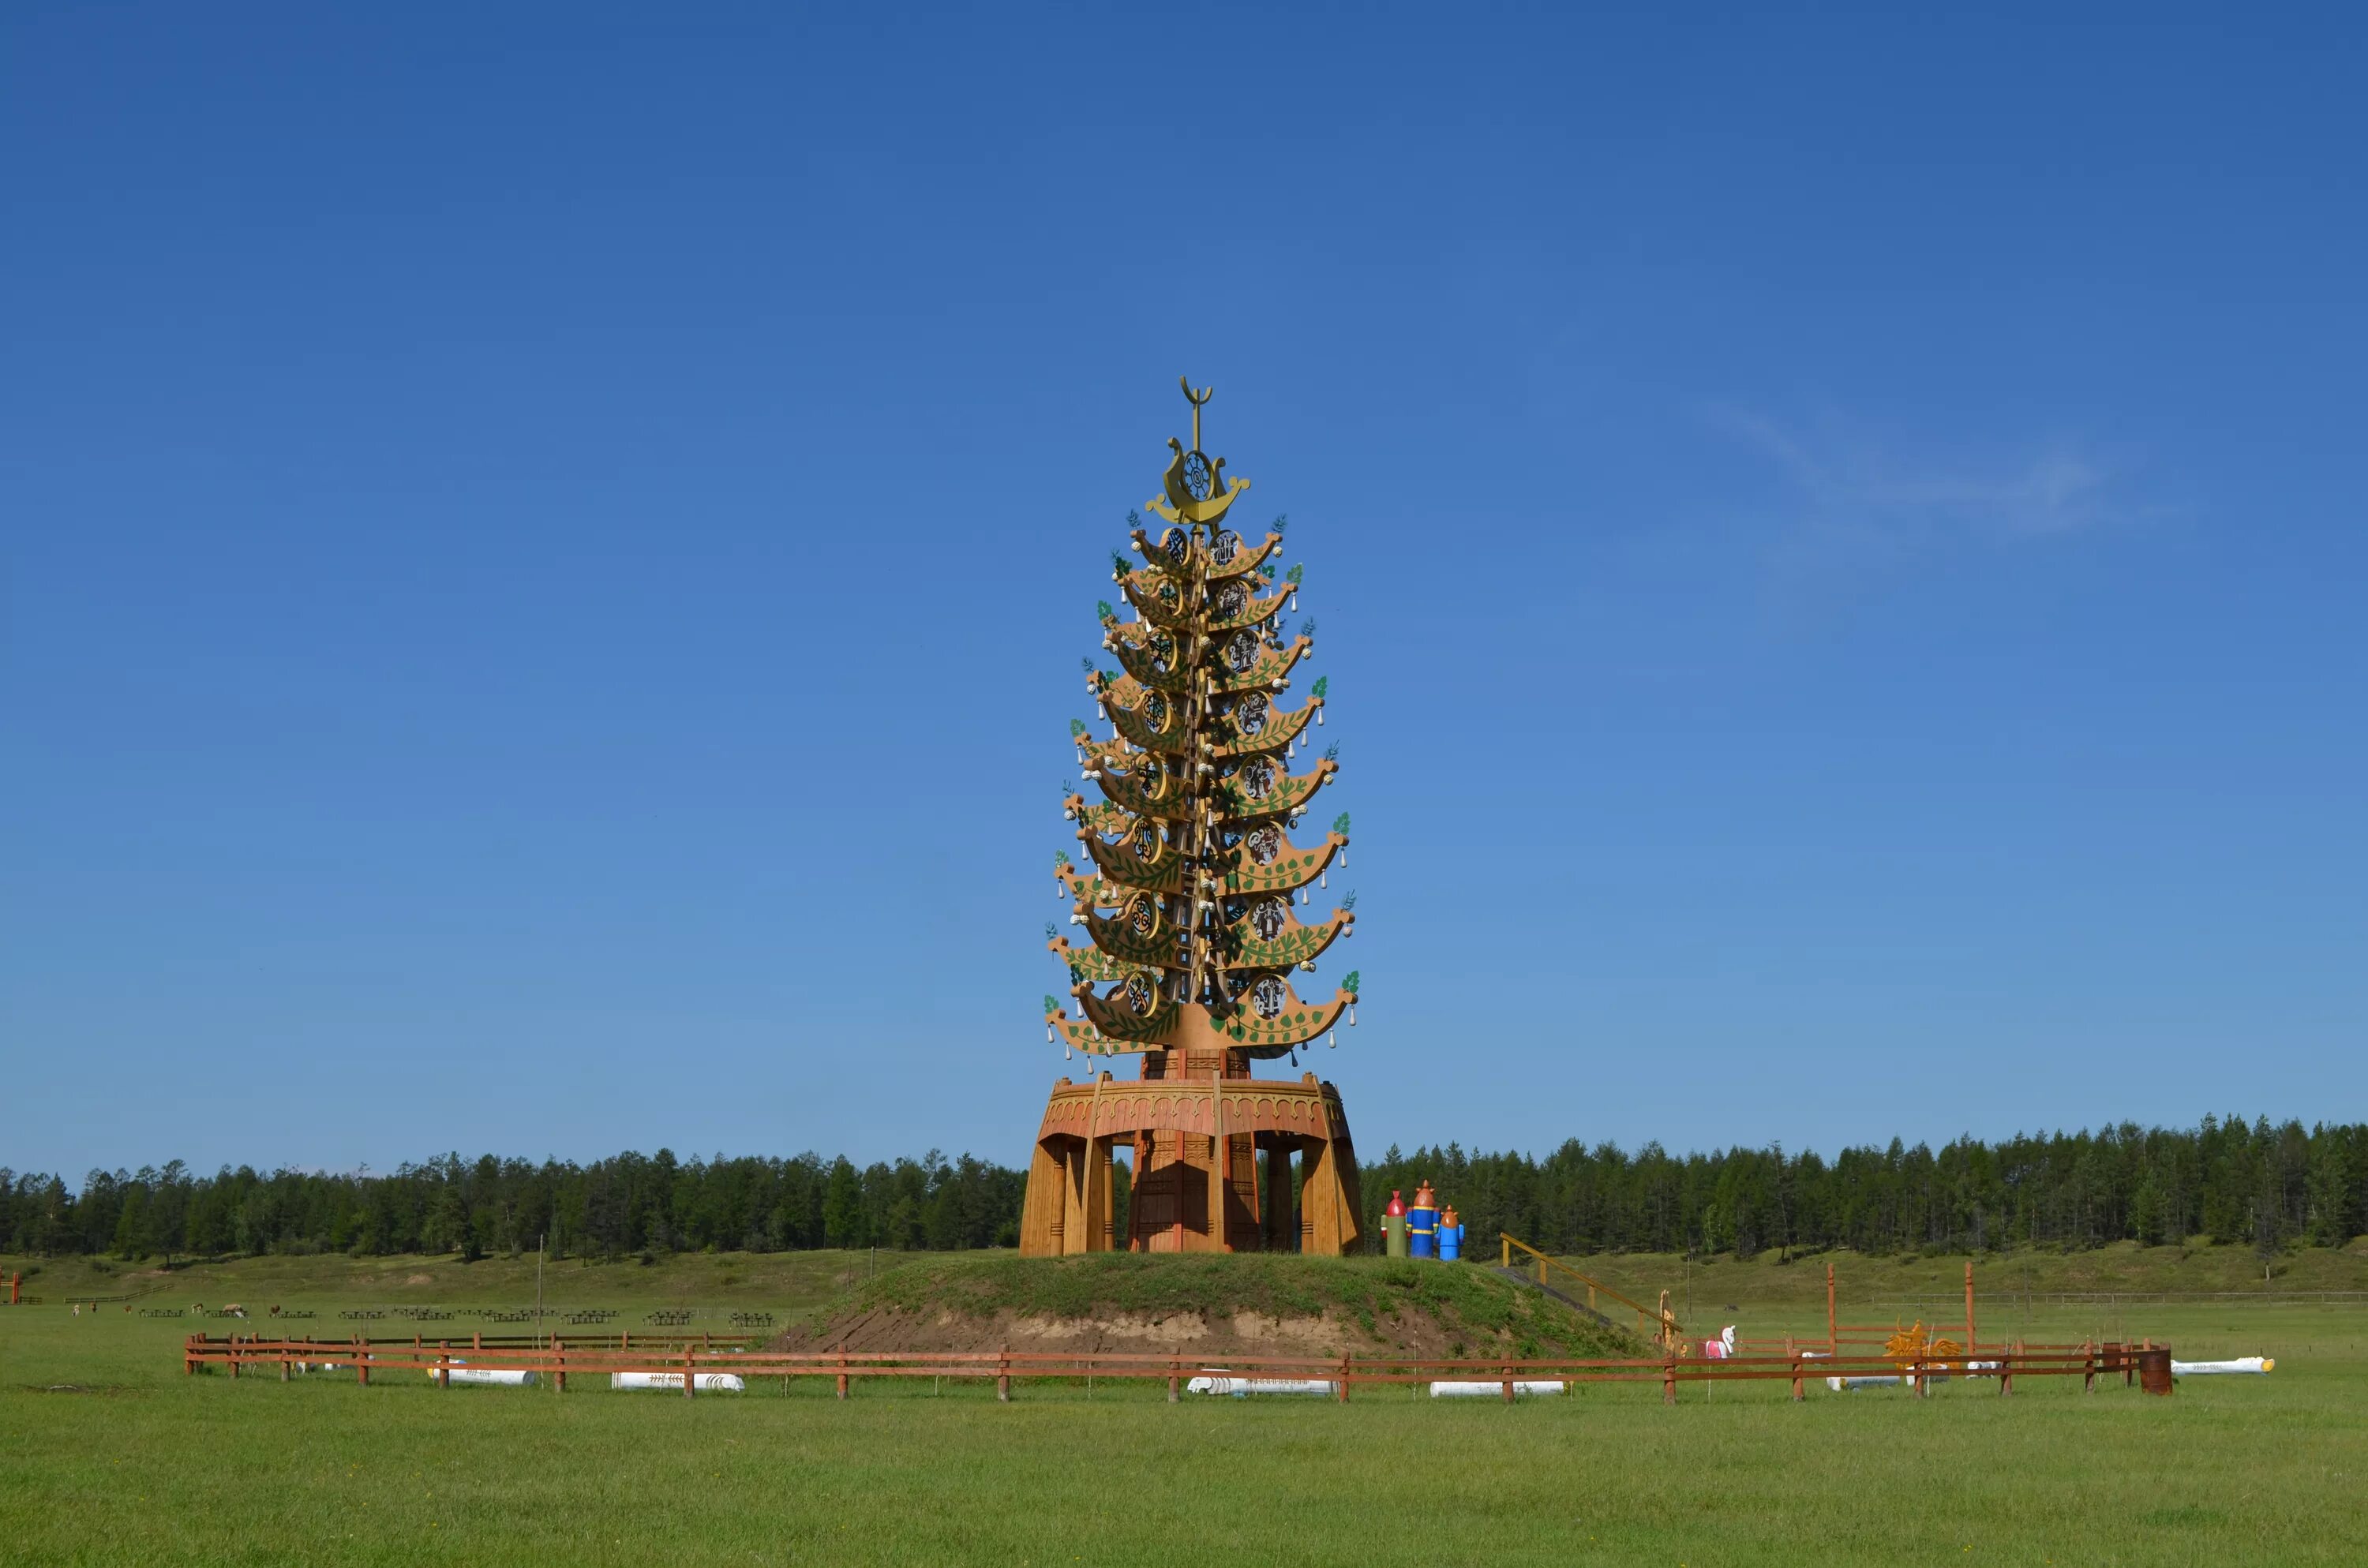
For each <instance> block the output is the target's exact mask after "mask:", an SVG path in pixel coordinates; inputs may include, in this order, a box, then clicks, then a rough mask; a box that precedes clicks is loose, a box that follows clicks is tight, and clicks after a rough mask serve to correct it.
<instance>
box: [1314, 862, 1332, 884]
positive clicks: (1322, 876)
mask: <svg viewBox="0 0 2368 1568" xmlns="http://www.w3.org/2000/svg"><path fill="white" fill-rule="evenodd" d="M1331 875H1332V868H1331V867H1329V866H1326V867H1325V868H1324V869H1322V870H1320V871H1318V872H1316V873H1315V885H1316V886H1317V887H1319V888H1328V887H1330V886H1331V885H1332V883H1331V881H1330V880H1329V879H1330V878H1331Z"/></svg>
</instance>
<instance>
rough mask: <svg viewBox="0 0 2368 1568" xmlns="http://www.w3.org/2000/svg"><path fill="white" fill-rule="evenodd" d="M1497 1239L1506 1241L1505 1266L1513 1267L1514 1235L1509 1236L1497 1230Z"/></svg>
mask: <svg viewBox="0 0 2368 1568" xmlns="http://www.w3.org/2000/svg"><path fill="white" fill-rule="evenodd" d="M1497 1240H1498V1241H1500V1242H1502V1243H1504V1244H1505V1267H1508V1268H1510V1267H1513V1238H1512V1237H1510V1236H1508V1235H1507V1234H1506V1233H1504V1232H1502V1231H1499V1232H1497Z"/></svg>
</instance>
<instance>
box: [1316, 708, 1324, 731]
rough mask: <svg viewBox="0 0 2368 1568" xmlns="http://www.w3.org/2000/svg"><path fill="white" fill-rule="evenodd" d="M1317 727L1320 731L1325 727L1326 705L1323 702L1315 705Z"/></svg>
mask: <svg viewBox="0 0 2368 1568" xmlns="http://www.w3.org/2000/svg"><path fill="white" fill-rule="evenodd" d="M1315 727H1316V728H1317V729H1319V730H1320V729H1322V728H1323V727H1324V704H1322V703H1321V702H1319V703H1317V704H1316V705H1315Z"/></svg>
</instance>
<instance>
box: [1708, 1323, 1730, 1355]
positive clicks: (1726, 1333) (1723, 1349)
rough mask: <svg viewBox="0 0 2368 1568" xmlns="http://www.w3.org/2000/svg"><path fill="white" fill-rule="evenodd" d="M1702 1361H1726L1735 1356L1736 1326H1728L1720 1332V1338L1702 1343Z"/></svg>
mask: <svg viewBox="0 0 2368 1568" xmlns="http://www.w3.org/2000/svg"><path fill="white" fill-rule="evenodd" d="M1734 1354H1735V1325H1734V1324H1727V1325H1726V1326H1725V1328H1723V1329H1721V1330H1719V1334H1718V1337H1717V1338H1716V1339H1705V1340H1703V1341H1702V1359H1703V1360H1705V1361H1724V1360H1725V1359H1726V1358H1728V1357H1730V1356H1732V1355H1734Z"/></svg>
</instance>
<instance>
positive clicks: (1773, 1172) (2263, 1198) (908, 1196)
mask: <svg viewBox="0 0 2368 1568" xmlns="http://www.w3.org/2000/svg"><path fill="white" fill-rule="evenodd" d="M1426 1179H1428V1180H1429V1182H1430V1183H1431V1184H1432V1186H1433V1187H1435V1188H1436V1189H1437V1191H1438V1193H1439V1196H1440V1199H1441V1200H1442V1201H1444V1202H1448V1203H1452V1204H1453V1205H1455V1207H1456V1208H1457V1210H1459V1212H1460V1214H1461V1217H1462V1218H1463V1221H1464V1224H1465V1226H1466V1228H1467V1231H1468V1233H1469V1234H1470V1235H1471V1236H1472V1237H1473V1238H1474V1248H1475V1249H1478V1250H1485V1244H1486V1243H1490V1242H1493V1240H1494V1238H1495V1235H1496V1233H1497V1232H1498V1231H1500V1230H1502V1231H1509V1232H1511V1233H1513V1234H1515V1235H1517V1236H1520V1238H1522V1239H1523V1240H1524V1241H1527V1242H1530V1243H1531V1244H1533V1245H1536V1246H1540V1247H1543V1248H1545V1249H1547V1250H1548V1251H1552V1252H1557V1253H1594V1252H1677V1251H1682V1250H1692V1251H1697V1252H1703V1253H1730V1252H1731V1253H1738V1254H1746V1255H1748V1254H1755V1253H1759V1252H1761V1251H1765V1250H1767V1249H1770V1248H1788V1249H1793V1250H1800V1251H1815V1250H1819V1249H1824V1248H1828V1247H1847V1248H1851V1249H1854V1250H1857V1251H1860V1252H1890V1253H1898V1252H1914V1251H1946V1252H1967V1251H1972V1252H1980V1251H1990V1250H1997V1249H2000V1248H2004V1247H2009V1246H2018V1245H2032V1244H2035V1245H2040V1246H2055V1247H2065V1248H2082V1247H2093V1246H2098V1245H2101V1244H2104V1243H2107V1242H2112V1241H2124V1240H2135V1241H2143V1242H2148V1243H2177V1242H2183V1241H2185V1240H2187V1239H2188V1238H2190V1237H2192V1236H2197V1235H2203V1236H2208V1237H2210V1238H2211V1239H2213V1240H2214V1241H2216V1242H2223V1243H2249V1244H2253V1245H2254V1246H2256V1247H2259V1248H2260V1249H2261V1250H2263V1251H2264V1252H2265V1253H2266V1252H2271V1251H2274V1250H2276V1249H2278V1248H2280V1247H2283V1246H2285V1245H2288V1244H2294V1243H2298V1242H2307V1243H2311V1244H2319V1245H2327V1246H2337V1245H2341V1244H2344V1243H2346V1242H2348V1241H2350V1240H2351V1238H2352V1237H2353V1236H2355V1235H2357V1234H2360V1233H2362V1231H2368V1126H2362V1125H2358V1124H2344V1125H2334V1124H2320V1125H2317V1126H2315V1127H2312V1128H2309V1129H2307V1130H2305V1128H2304V1127H2303V1125H2302V1124H2301V1123H2300V1122H2298V1121H2288V1122H2286V1123H2284V1124H2283V1125H2282V1126H2273V1125H2271V1123H2270V1122H2269V1121H2268V1120H2267V1119H2256V1120H2254V1121H2251V1122H2249V1123H2248V1122H2247V1121H2246V1120H2245V1119H2243V1118H2242V1117H2236V1116H2232V1117H2227V1118H2226V1119H2223V1118H2219V1117H2213V1116H2207V1117H2205V1118H2204V1119H2203V1121H2202V1123H2201V1124H2200V1125H2199V1126H2196V1127H2193V1128H2189V1129H2184V1130H2168V1129H2163V1128H2140V1127H2138V1126H2137V1125H2135V1123H2130V1122H2124V1123H2123V1124H2121V1125H2119V1126H2116V1127H2107V1128H2102V1129H2100V1130H2097V1131H2081V1132H2075V1133H2065V1132H2054V1133H2032V1134H2019V1135H2017V1136H2015V1137H2013V1138H2009V1139H2005V1140H2002V1141H2000V1142H1982V1141H1980V1140H1978V1139H1974V1138H1960V1139H1958V1140H1956V1141H1955V1142H1952V1143H1949V1144H1946V1145H1945V1146H1943V1147H1942V1148H1941V1149H1940V1150H1939V1151H1937V1152H1936V1151H1934V1150H1933V1149H1931V1148H1930V1146H1928V1145H1926V1144H1922V1143H1918V1144H1916V1145H1915V1146H1913V1147H1912V1148H1911V1147H1905V1146H1903V1145H1902V1143H1901V1142H1900V1141H1899V1140H1897V1139H1894V1140H1892V1142H1891V1143H1890V1144H1889V1146H1888V1147H1885V1148H1876V1147H1874V1146H1873V1145H1866V1146H1862V1147H1855V1148H1850V1149H1845V1150H1843V1151H1842V1152H1841V1153H1839V1154H1837V1155H1835V1156H1834V1157H1833V1158H1831V1159H1830V1160H1829V1159H1827V1158H1824V1157H1822V1156H1820V1155H1818V1154H1816V1153H1800V1154H1787V1153H1785V1152H1784V1151H1783V1149H1782V1147H1781V1146H1778V1145H1774V1144H1770V1146H1769V1147H1767V1148H1765V1149H1746V1148H1731V1149H1727V1150H1725V1151H1723V1152H1717V1153H1688V1154H1683V1155H1677V1154H1671V1153H1668V1152H1667V1151H1666V1150H1664V1149H1663V1148H1662V1147H1661V1146H1660V1145H1659V1144H1658V1143H1647V1144H1645V1146H1644V1147H1643V1148H1641V1149H1638V1150H1637V1151H1635V1152H1634V1153H1628V1152H1626V1151H1623V1150H1622V1149H1621V1148H1619V1147H1618V1146H1617V1145H1614V1144H1611V1143H1599V1144H1596V1145H1595V1146H1593V1147H1592V1148H1589V1147H1587V1146H1585V1145H1582V1144H1581V1143H1579V1142H1577V1141H1575V1140H1574V1141H1573V1142H1567V1143H1565V1144H1564V1145H1563V1146H1562V1147H1561V1148H1559V1149H1557V1150H1555V1151H1554V1153H1550V1154H1547V1155H1545V1156H1543V1157H1542V1158H1541V1157H1536V1156H1532V1155H1530V1154H1525V1153H1496V1154H1490V1153H1466V1152H1465V1151H1464V1150H1463V1149H1462V1148H1461V1147H1459V1146H1458V1145H1456V1144H1453V1143H1450V1144H1448V1145H1446V1146H1445V1147H1444V1148H1438V1147H1431V1148H1423V1149H1418V1150H1416V1151H1415V1152H1413V1153H1406V1152H1404V1151H1402V1150H1400V1149H1398V1148H1396V1147H1395V1146H1393V1147H1392V1148H1391V1149H1390V1150H1389V1151H1388V1152H1387V1153H1385V1154H1383V1156H1382V1158H1381V1159H1380V1160H1378V1161H1376V1162H1373V1163H1372V1164H1370V1165H1366V1166H1365V1168H1364V1170H1363V1172H1362V1183H1361V1187H1362V1191H1361V1197H1362V1201H1363V1207H1364V1219H1365V1233H1366V1234H1367V1235H1368V1236H1369V1237H1370V1236H1374V1235H1377V1234H1378V1233H1379V1226H1380V1218H1381V1212H1382V1210H1383V1206H1384V1205H1386V1204H1387V1203H1388V1201H1389V1196H1390V1193H1391V1191H1392V1190H1393V1189H1396V1190H1399V1191H1401V1192H1403V1193H1404V1194H1405V1195H1406V1197H1407V1198H1409V1199H1411V1198H1412V1197H1413V1196H1414V1192H1415V1189H1416V1187H1417V1184H1418V1183H1419V1182H1421V1181H1423V1180H1426ZM1025 1186H1026V1176H1025V1175H1024V1173H1022V1172H1020V1171H1017V1170H1012V1169H1009V1168H1008V1167H1005V1166H1002V1165H994V1164H991V1163H989V1162H986V1161H983V1160H979V1159H976V1158H973V1156H971V1155H968V1154H964V1155H962V1157H961V1158H959V1159H956V1160H951V1161H950V1160H948V1159H946V1158H945V1157H944V1156H943V1155H942V1154H939V1153H937V1152H935V1151H931V1152H930V1153H928V1154H926V1155H924V1156H923V1157H921V1158H920V1159H918V1160H913V1159H899V1160H895V1161H893V1162H881V1163H876V1164H873V1165H863V1166H859V1165H856V1164H854V1162H852V1161H850V1160H848V1159H847V1158H846V1157H845V1156H843V1155H842V1156H840V1157H838V1158H836V1159H827V1160H826V1159H824V1158H823V1157H822V1156H820V1155H818V1154H813V1153H805V1154H799V1155H796V1156H794V1157H791V1158H787V1159H780V1158H769V1157H764V1156H756V1155H749V1156H742V1157H737V1158H726V1157H725V1156H723V1155H721V1154H719V1155H717V1156H715V1157H714V1158H712V1159H699V1158H693V1159H690V1160H688V1161H685V1160H680V1159H677V1157H676V1155H675V1154H674V1153H672V1152H671V1151H669V1150H666V1149H661V1150H659V1151H658V1152H657V1153H655V1154H654V1155H643V1154H639V1153H624V1154H618V1155H615V1156H613V1157H611V1158H609V1159H605V1160H598V1161H594V1162H593V1163H591V1164H589V1165H576V1164H574V1163H572V1162H560V1161H553V1160H546V1161H544V1162H542V1163H541V1164H540V1165H537V1164H533V1163H530V1162H529V1161H525V1160H518V1159H500V1158H496V1157H495V1156H494V1155H491V1154H486V1155H483V1156H480V1157H479V1158H477V1159H475V1160H464V1159H462V1158H461V1156H460V1155H458V1154H457V1153H455V1154H447V1155H444V1156H443V1157H441V1158H439V1159H433V1160H429V1161H427V1163H425V1164H423V1165H404V1166H402V1167H401V1168H399V1169H397V1170H394V1171H392V1172H385V1173H373V1172H370V1171H369V1170H367V1169H364V1170H360V1171H354V1172H323V1171H302V1170H293V1169H282V1170H277V1171H272V1172H269V1173H262V1172H258V1171H256V1170H255V1169H253V1168H251V1167H249V1166H245V1165H241V1166H238V1167H236V1168H235V1169H233V1168H231V1167H228V1166H225V1167H223V1168H222V1169H221V1170H219V1171H217V1172H215V1173H214V1174H213V1175H211V1176H199V1175H196V1174H194V1173H192V1172H190V1171H189V1170H188V1168H187V1167H186V1166H184V1165H182V1164H181V1163H180V1162H178V1161H174V1162H171V1163H169V1164H167V1165H162V1166H143V1167H142V1169H140V1170H138V1171H125V1170H115V1171H104V1170H94V1171H92V1172H90V1173H89V1174H88V1175H87V1176H85V1177H84V1178H83V1180H82V1184H81V1186H80V1187H79V1188H74V1187H68V1186H67V1184H66V1183H65V1181H64V1180H63V1178H61V1177H59V1176H54V1175H36V1174H23V1175H20V1174H18V1173H17V1172H14V1171H11V1170H8V1169H6V1167H0V1252H7V1253H18V1254H27V1253H34V1254H50V1255H60V1254H71V1253H94V1254H97V1253H111V1254H114V1255H116V1256H121V1257H125V1258H142V1257H164V1258H166V1259H171V1258H174V1257H189V1256H228V1255H233V1254H255V1253H308V1252H341V1253H352V1254H362V1255H384V1254H393V1253H429V1254H442V1253H458V1254H460V1255H461V1256H463V1257H466V1258H476V1257H483V1256H490V1255H497V1254H498V1255H517V1254H520V1253H524V1252H530V1251H532V1250H534V1249H535V1248H536V1246H538V1245H543V1246H545V1247H547V1248H548V1249H549V1250H550V1251H551V1252H552V1254H553V1255H554V1256H584V1257H600V1258H618V1257H626V1256H634V1255H655V1254H657V1253H662V1252H683V1251H699V1250H703V1249H715V1250H719V1251H734V1250H738V1251H750V1252H784V1251H791V1250H796V1249H803V1248H813V1247H866V1246H880V1247H890V1248H894V1249H897V1250H900V1251H909V1250H918V1249H924V1248H927V1249H933V1250H952V1249H957V1248H966V1247H988V1246H1010V1245H1012V1244H1015V1243H1016V1241H1017V1239H1018V1236H1019V1207H1020V1199H1021V1196H1022V1193H1023V1190H1024V1188H1025ZM1119 1201H1120V1204H1121V1214H1120V1216H1119V1221H1120V1226H1121V1232H1120V1233H1121V1234H1123V1233H1124V1231H1123V1226H1124V1215H1123V1205H1124V1203H1125V1201H1126V1183H1125V1181H1124V1175H1123V1167H1121V1179H1120V1182H1119Z"/></svg>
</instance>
